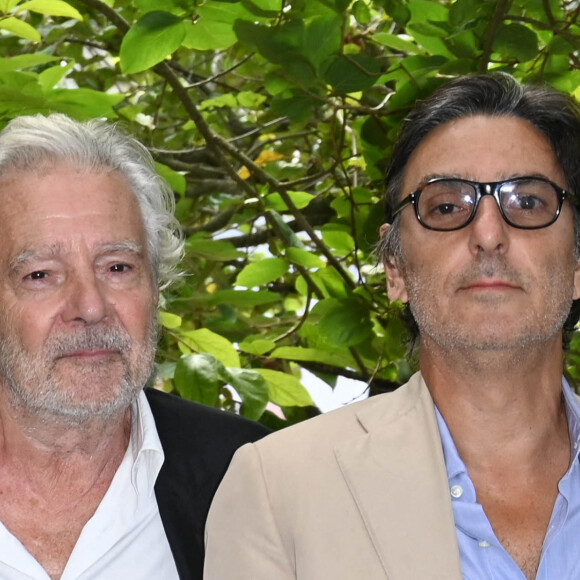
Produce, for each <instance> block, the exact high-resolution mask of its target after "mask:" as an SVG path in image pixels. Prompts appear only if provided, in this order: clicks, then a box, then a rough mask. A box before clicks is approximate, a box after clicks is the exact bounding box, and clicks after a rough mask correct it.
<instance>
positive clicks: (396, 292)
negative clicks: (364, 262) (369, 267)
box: [381, 224, 409, 303]
mask: <svg viewBox="0 0 580 580" xmlns="http://www.w3.org/2000/svg"><path fill="white" fill-rule="evenodd" d="M390 227H391V224H383V225H382V226H381V238H383V237H384V236H385V235H386V233H387V232H388V231H389V229H390ZM383 265H384V267H385V275H386V277H387V295H388V297H389V300H391V301H393V300H400V301H401V302H403V303H407V302H408V301H409V296H408V294H407V287H406V285H405V280H404V277H403V273H402V271H401V268H400V266H399V264H397V260H396V259H395V257H394V256H386V257H385V258H384V259H383Z"/></svg>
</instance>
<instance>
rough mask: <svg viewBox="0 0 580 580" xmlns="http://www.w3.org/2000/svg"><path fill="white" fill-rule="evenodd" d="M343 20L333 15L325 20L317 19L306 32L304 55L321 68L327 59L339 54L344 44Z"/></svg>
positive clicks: (309, 25)
mask: <svg viewBox="0 0 580 580" xmlns="http://www.w3.org/2000/svg"><path fill="white" fill-rule="evenodd" d="M341 25H342V18H341V17H340V16H339V15H338V14H332V15H330V16H327V17H325V18H315V19H314V20H312V21H311V22H310V23H309V24H308V25H307V27H306V30H305V31H304V45H303V48H302V53H303V54H304V55H306V56H307V57H308V58H309V59H310V61H311V62H312V63H313V64H314V65H315V66H316V67H319V66H320V65H321V64H322V63H323V62H324V61H325V60H326V59H327V58H329V57H331V56H332V55H335V54H338V53H339V51H340V46H341V43H342V38H341V28H342V26H341Z"/></svg>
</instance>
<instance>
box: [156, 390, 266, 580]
mask: <svg viewBox="0 0 580 580" xmlns="http://www.w3.org/2000/svg"><path fill="white" fill-rule="evenodd" d="M145 394H146V395H147V400H148V401H149V404H150V405H151V410H152V411H153V417H154V418H155V425H156V426H157V432H158V433H159V439H160V440H161V445H162V446H163V452H164V453H165V461H164V463H163V466H162V467H161V471H160V472H159V476H158V477H157V481H156V483H155V497H156V498H157V504H158V505H159V513H160V514H161V521H162V522H163V527H164V528H165V534H166V536H167V539H168V541H169V545H170V547H171V552H172V553H173V557H174V559H175V564H176V566H177V571H178V573H179V578H180V580H202V577H203V557H204V528H205V520H206V517H207V512H208V511H209V506H210V503H211V500H212V498H213V495H214V493H215V491H216V489H217V487H218V485H219V483H220V481H221V479H222V477H223V475H224V473H225V471H226V469H227V467H228V465H229V463H230V460H231V458H232V455H233V454H234V452H235V451H236V449H237V448H238V447H240V446H241V445H243V444H244V443H247V442H249V441H256V440H257V439H260V438H261V437H263V436H264V435H266V434H268V433H269V431H268V429H266V427H264V426H262V425H260V424H259V423H255V422H254V421H249V420H247V419H244V418H242V417H239V416H237V415H234V414H232V413H227V412H225V411H219V410H217V409H212V408H211V407H206V406H204V405H199V404H196V403H192V402H190V401H186V400H184V399H180V398H179V397H175V396H173V395H168V394H167V393H163V392H161V391H158V390H155V389H145Z"/></svg>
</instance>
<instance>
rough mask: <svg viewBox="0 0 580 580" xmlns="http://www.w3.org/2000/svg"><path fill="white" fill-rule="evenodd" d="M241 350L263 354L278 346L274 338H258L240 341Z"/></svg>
mask: <svg viewBox="0 0 580 580" xmlns="http://www.w3.org/2000/svg"><path fill="white" fill-rule="evenodd" d="M239 346H240V350H242V351H244V352H247V353H248V354H255V355H258V356H261V355H263V354H266V353H267V352H270V351H271V350H274V349H275V348H276V343H275V342H274V341H273V340H265V339H256V340H244V341H243V342H240V345H239Z"/></svg>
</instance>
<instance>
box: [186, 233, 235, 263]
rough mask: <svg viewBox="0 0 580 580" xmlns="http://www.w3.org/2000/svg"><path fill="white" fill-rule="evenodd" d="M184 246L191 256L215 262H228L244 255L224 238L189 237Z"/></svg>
mask: <svg viewBox="0 0 580 580" xmlns="http://www.w3.org/2000/svg"><path fill="white" fill-rule="evenodd" d="M186 248H187V252H188V254H191V255H192V256H197V257H198V258H204V259H206V260H213V261H215V262H229V261H231V260H235V259H236V258H239V257H240V256H243V255H244V253H243V252H241V251H240V250H238V249H237V248H236V247H235V246H234V245H233V244H232V243H231V242H226V241H225V240H212V239H206V238H189V239H188V240H187V244H186Z"/></svg>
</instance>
